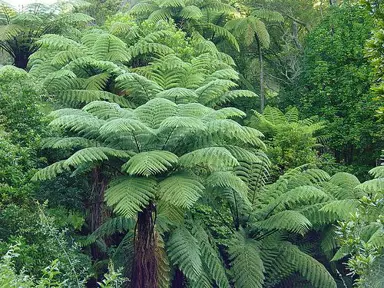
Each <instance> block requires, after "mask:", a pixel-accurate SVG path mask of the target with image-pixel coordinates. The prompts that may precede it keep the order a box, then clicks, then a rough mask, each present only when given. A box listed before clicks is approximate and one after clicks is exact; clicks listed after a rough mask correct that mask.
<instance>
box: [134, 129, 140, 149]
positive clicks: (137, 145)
mask: <svg viewBox="0 0 384 288" xmlns="http://www.w3.org/2000/svg"><path fill="white" fill-rule="evenodd" d="M132 137H133V139H134V140H135V144H136V147H137V152H139V153H140V152H141V150H140V146H139V142H137V138H136V134H135V132H133V131H132Z"/></svg>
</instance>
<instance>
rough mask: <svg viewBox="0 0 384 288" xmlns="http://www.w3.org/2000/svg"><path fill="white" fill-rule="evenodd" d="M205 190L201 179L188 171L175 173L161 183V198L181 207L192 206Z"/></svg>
mask: <svg viewBox="0 0 384 288" xmlns="http://www.w3.org/2000/svg"><path fill="white" fill-rule="evenodd" d="M203 190H204V186H203V185H202V184H201V183H200V181H199V179H198V178H197V177H196V176H193V175H191V174H186V173H178V174H173V175H171V176H169V177H167V178H166V179H164V180H163V181H161V182H160V183H159V197H160V199H161V200H162V201H165V202H168V203H170V204H171V205H174V206H176V207H181V208H191V207H192V206H193V204H195V202H196V201H197V200H198V199H199V198H200V197H201V195H203Z"/></svg>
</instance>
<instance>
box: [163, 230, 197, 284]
mask: <svg viewBox="0 0 384 288" xmlns="http://www.w3.org/2000/svg"><path fill="white" fill-rule="evenodd" d="M167 246H168V247H167V251H168V255H169V259H170V260H171V263H172V264H173V265H174V266H177V267H178V268H179V269H180V270H181V271H182V272H183V274H184V275H185V276H186V277H187V278H188V279H191V280H198V278H199V276H200V275H201V273H202V262H201V258H200V248H199V246H198V241H197V240H196V238H195V237H193V236H192V234H191V233H190V232H189V231H188V230H187V229H186V228H184V227H180V228H177V229H176V230H175V231H174V232H173V233H172V235H171V237H170V239H169V241H168V245H167Z"/></svg>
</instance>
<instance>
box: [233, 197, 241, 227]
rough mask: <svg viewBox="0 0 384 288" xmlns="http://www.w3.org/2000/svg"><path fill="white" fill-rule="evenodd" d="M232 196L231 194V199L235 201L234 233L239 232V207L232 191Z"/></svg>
mask: <svg viewBox="0 0 384 288" xmlns="http://www.w3.org/2000/svg"><path fill="white" fill-rule="evenodd" d="M232 194H233V199H235V211H236V219H234V220H235V228H236V231H239V228H240V223H239V207H238V205H237V198H236V195H235V193H234V191H233V190H232Z"/></svg>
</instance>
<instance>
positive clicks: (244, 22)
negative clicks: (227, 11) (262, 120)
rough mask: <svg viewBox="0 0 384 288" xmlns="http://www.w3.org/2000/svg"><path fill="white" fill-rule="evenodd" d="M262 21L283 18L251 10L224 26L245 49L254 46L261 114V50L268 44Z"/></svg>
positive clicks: (278, 14) (262, 93)
mask: <svg viewBox="0 0 384 288" xmlns="http://www.w3.org/2000/svg"><path fill="white" fill-rule="evenodd" d="M263 20H267V21H270V22H280V21H283V20H284V18H283V17H282V16H281V14H280V13H278V12H274V11H266V10H251V11H250V12H249V15H248V16H240V17H239V18H237V19H233V20H230V21H229V22H227V24H226V25H225V27H226V28H227V29H228V30H230V31H233V33H235V35H237V36H238V37H239V38H240V39H241V41H242V43H244V46H245V47H250V46H251V45H252V44H256V49H257V54H258V58H259V69H260V71H259V73H260V81H259V89H260V90H259V91H260V93H259V97H260V110H261V112H263V111H264V108H265V93H264V86H265V85H264V60H263V49H264V48H268V47H269V44H270V35H269V33H268V30H267V28H266V26H265V23H264V22H263Z"/></svg>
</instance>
